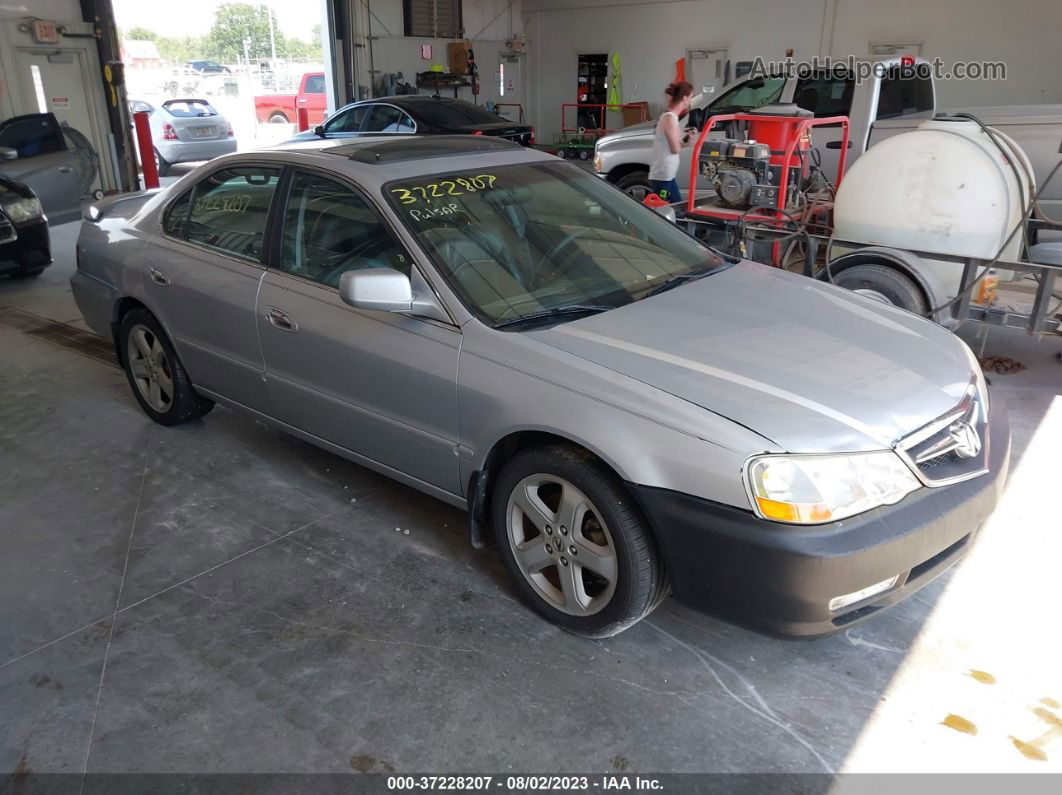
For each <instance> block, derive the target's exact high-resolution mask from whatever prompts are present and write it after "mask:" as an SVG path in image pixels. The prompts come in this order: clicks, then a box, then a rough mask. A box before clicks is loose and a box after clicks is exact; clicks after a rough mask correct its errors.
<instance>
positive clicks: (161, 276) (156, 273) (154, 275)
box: [148, 268, 170, 285]
mask: <svg viewBox="0 0 1062 795" xmlns="http://www.w3.org/2000/svg"><path fill="white" fill-rule="evenodd" d="M148 273H150V274H151V281H153V282H155V284H162V285H167V284H169V283H170V280H169V279H167V278H166V274H165V273H163V272H162V271H160V270H159V269H158V268H151V269H150V270H149V271H148Z"/></svg>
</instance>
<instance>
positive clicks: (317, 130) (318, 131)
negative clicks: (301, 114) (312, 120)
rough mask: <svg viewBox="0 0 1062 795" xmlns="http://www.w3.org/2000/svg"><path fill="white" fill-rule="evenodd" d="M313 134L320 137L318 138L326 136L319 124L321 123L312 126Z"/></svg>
mask: <svg viewBox="0 0 1062 795" xmlns="http://www.w3.org/2000/svg"><path fill="white" fill-rule="evenodd" d="M313 134H314V135H316V136H318V137H320V138H325V137H327V136H325V130H324V126H323V125H321V124H318V125H317V126H316V127H314V128H313Z"/></svg>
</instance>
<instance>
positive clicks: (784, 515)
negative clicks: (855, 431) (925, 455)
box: [746, 450, 920, 524]
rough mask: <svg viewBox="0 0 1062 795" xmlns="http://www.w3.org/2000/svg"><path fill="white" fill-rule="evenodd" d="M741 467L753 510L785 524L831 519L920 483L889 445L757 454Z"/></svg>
mask: <svg viewBox="0 0 1062 795" xmlns="http://www.w3.org/2000/svg"><path fill="white" fill-rule="evenodd" d="M746 473H747V478H748V486H749V495H750V496H751V497H752V505H753V508H754V509H755V511H756V513H757V515H758V516H760V517H761V518H763V519H770V520H772V521H775V522H788V523H790V524H821V523H823V522H835V521H837V520H838V519H844V518H846V517H848V516H854V515H855V514H857V513H863V512H864V511H869V510H870V509H871V508H877V507H878V506H880V505H893V504H894V503H897V502H899V501H900V500H902V499H903V498H904V497H906V496H907V495H908V494H910V493H911V492H912V491H914V490H915V489H917V488H918V487H919V485H920V484H919V482H918V479H917V478H916V477H915V476H914V474H913V473H912V472H911V470H910V469H908V468H907V465H906V464H904V463H903V461H901V460H900V457H899V456H898V455H896V453H894V452H893V451H891V450H882V451H879V452H875V453H850V454H843V455H764V456H757V457H755V458H752V459H750V461H749V463H748V466H747V467H746Z"/></svg>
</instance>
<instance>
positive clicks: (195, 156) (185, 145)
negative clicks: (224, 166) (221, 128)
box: [155, 138, 236, 163]
mask: <svg viewBox="0 0 1062 795" xmlns="http://www.w3.org/2000/svg"><path fill="white" fill-rule="evenodd" d="M155 147H156V148H157V149H158V150H159V154H160V155H162V157H163V159H165V160H166V161H167V162H170V163H191V162H194V161H198V160H212V159H213V158H215V157H220V156H221V155H228V154H232V153H233V152H235V151H236V139H235V138H223V139H222V138H218V139H215V140H213V141H159V142H157V143H156V144H155Z"/></svg>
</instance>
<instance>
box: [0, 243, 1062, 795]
mask: <svg viewBox="0 0 1062 795" xmlns="http://www.w3.org/2000/svg"><path fill="white" fill-rule="evenodd" d="M75 235H76V225H71V226H66V227H60V228H56V229H55V230H54V232H53V237H54V243H55V251H56V256H57V259H58V260H59V261H58V262H57V264H56V265H55V266H53V267H52V268H50V269H49V270H48V271H46V272H45V274H44V275H43V276H42V277H41V278H40V279H38V280H36V281H33V282H6V283H0V351H2V354H0V472H2V473H3V478H2V480H0V539H2V547H0V549H2V550H3V554H2V555H0V716H2V719H0V773H9V772H11V771H22V772H27V771H35V772H46V771H47V772H60V771H61V772H73V773H80V772H82V771H86V770H87V771H89V772H126V771H154V772H174V771H183V772H193V771H194V772H249V771H290V772H301V771H328V772H350V771H351V770H356V771H362V772H366V771H373V772H388V771H391V770H397V771H401V772H414V771H416V772H425V771H427V772H438V773H441V772H464V773H468V772H476V771H479V772H510V771H514V770H515V771H522V772H543V773H548V772H561V771H569V772H573V771H582V772H608V771H623V772H642V771H645V772H658V773H659V772H672V771H712V772H733V771H741V772H824V771H826V772H840V771H890V772H896V771H902V770H909V771H915V770H926V771H967V772H971V771H998V772H1046V771H1048V770H1053V771H1062V732H1060V731H1059V729H1058V723H1057V721H1058V717H1057V716H1058V715H1060V714H1062V710H1060V709H1058V702H1062V633H1060V632H1059V630H1058V627H1059V601H1058V600H1059V596H1058V593H1059V591H1058V582H1059V576H1060V569H1059V565H1060V563H1059V561H1062V532H1060V524H1059V520H1058V510H1057V507H1056V505H1057V502H1056V500H1055V494H1056V493H1057V490H1058V487H1059V475H1058V472H1059V469H1058V465H1057V460H1058V455H1057V448H1058V444H1059V442H1060V440H1062V364H1059V363H1058V362H1057V361H1056V360H1055V358H1054V356H1055V353H1056V352H1057V351H1058V350H1059V349H1060V348H1062V345H1060V344H1059V343H1058V342H1057V341H1047V342H1042V343H1039V344H1037V343H1035V342H1033V341H1031V340H1029V339H1027V338H1026V337H1024V336H1023V335H1022V334H1020V333H1010V332H998V331H997V332H994V333H993V334H992V335H991V336H990V337H989V339H988V342H987V352H989V353H1000V354H1006V355H1010V356H1013V357H1015V358H1017V359H1020V360H1021V361H1023V362H1024V363H1025V364H1026V365H1028V368H1029V369H1028V370H1026V371H1025V372H1022V373H1020V374H1017V375H1011V376H994V377H993V381H994V394H996V395H998V396H1001V397H1003V398H1005V399H1006V400H1007V401H1008V403H1009V404H1010V406H1011V411H1012V418H1013V423H1014V435H1015V452H1014V461H1013V464H1012V472H1013V475H1012V478H1011V481H1010V484H1009V487H1008V489H1007V492H1006V495H1005V497H1004V500H1003V502H1002V504H1001V505H1000V507H999V509H998V510H997V512H996V514H995V515H994V516H993V517H992V519H991V520H990V522H989V524H988V526H987V528H986V530H985V532H984V533H983V535H982V537H981V539H980V541H979V543H978V545H977V546H976V547H975V549H974V551H973V552H972V553H971V555H970V556H969V557H968V558H967V559H966V560H965V561H964V562H963V563H962V564H961V565H960V566H959V567H958V568H957V569H956V570H954V571H952V572H951V573H949V574H947V575H945V576H944V577H942V578H941V579H939V580H938V581H937V582H935V583H934V584H932V585H931V586H930V587H928V588H926V589H925V590H924V591H922V592H921V593H920V594H918V595H917V596H916V597H915V598H913V599H911V600H908V601H907V602H905V603H903V604H902V605H900V606H898V607H897V608H895V609H893V610H891V611H889V612H887V613H885V614H883V615H881V616H879V617H877V618H876V620H874V621H872V622H870V623H868V624H865V625H863V626H860V627H858V628H855V629H852V630H850V631H848V632H846V633H844V634H842V635H839V636H835V637H832V638H827V639H823V640H819V641H814V642H784V641H776V640H771V639H768V638H764V637H761V636H759V635H755V634H752V633H750V632H746V631H744V630H741V629H737V628H735V627H732V626H730V625H728V624H725V623H722V622H720V621H717V620H715V619H712V618H709V617H706V616H703V615H700V614H698V613H695V612H692V611H690V610H688V609H686V608H684V607H682V606H680V605H678V604H676V603H674V602H673V601H671V600H669V601H667V602H665V603H664V605H663V606H662V607H661V608H660V609H659V610H658V611H657V612H656V613H655V614H654V615H653V616H652V617H651V618H650V619H649V620H647V621H644V622H642V623H641V624H639V625H637V626H635V627H634V628H633V629H631V630H629V631H628V632H626V633H625V634H623V635H621V636H619V637H617V638H613V639H610V640H607V641H586V640H580V639H577V638H575V637H572V636H570V635H567V634H565V633H564V632H561V631H559V630H557V629H554V628H553V627H552V626H550V625H549V624H546V623H544V622H542V621H541V620H539V619H538V618H536V617H535V616H534V615H532V614H531V613H530V612H529V611H528V610H526V609H525V608H524V607H522V606H521V605H520V604H519V603H517V602H516V601H514V598H513V592H512V590H511V588H510V587H509V584H508V582H507V580H506V578H505V575H504V572H503V571H502V568H501V566H500V565H499V562H498V560H497V558H496V555H495V553H494V552H493V551H491V550H487V551H484V552H476V551H473V550H472V549H471V548H470V547H469V545H468V543H467V539H466V532H465V517H464V515H463V514H462V513H461V512H459V511H457V510H454V509H452V508H450V507H447V506H445V505H443V504H442V503H440V502H437V501H435V500H433V499H430V498H428V497H424V496H422V495H420V494H418V493H416V492H414V491H412V490H409V489H407V488H405V487H403V486H400V485H397V484H395V483H393V482H391V481H389V480H387V479H385V478H383V477H380V476H378V475H375V474H373V473H370V472H368V471H366V470H364V469H361V468H359V467H357V466H355V465H353V464H350V463H348V462H346V461H343V460H341V459H339V458H336V457H334V456H332V455H330V454H328V453H325V452H322V451H319V450H317V449H316V448H313V447H311V446H309V445H307V444H304V443H302V442H300V441H297V440H295V439H293V438H291V437H288V436H285V435H284V434H282V433H279V432H277V431H275V430H271V429H269V428H267V427H265V426H263V425H261V424H259V423H257V422H255V421H254V420H251V419H249V418H248V417H246V416H243V415H240V414H237V413H235V412H233V411H230V410H227V409H224V408H220V407H219V408H217V409H216V410H215V411H214V412H213V413H212V414H210V415H209V416H208V417H206V418H205V419H204V420H202V421H198V422H195V423H192V424H190V425H186V426H182V427H180V428H173V429H166V428H162V427H159V426H156V425H153V424H152V423H151V422H150V421H149V420H148V419H147V418H146V417H145V416H144V415H143V414H142V413H141V411H140V410H139V408H138V407H137V405H136V403H135V402H134V400H133V398H132V396H131V394H130V392H129V389H128V386H127V384H126V381H125V378H124V377H123V375H122V373H121V372H120V371H119V370H118V369H117V368H116V367H113V366H109V365H107V364H105V363H101V362H99V361H96V360H93V359H90V358H87V357H85V356H83V355H81V354H79V353H77V352H74V351H71V350H68V349H66V348H63V347H59V346H57V345H55V344H51V343H49V342H48V341H46V340H44V339H42V337H41V336H40V335H39V334H35V333H33V332H32V330H28V331H27V330H26V327H25V324H23V328H22V330H19V329H17V328H14V327H12V324H11V322H10V316H11V314H12V313H11V311H10V310H9V309H6V308H5V306H6V307H16V308H18V309H21V310H23V311H26V312H30V313H33V314H35V315H39V316H41V317H46V318H50V319H53V320H59V321H62V322H66V323H71V324H73V325H77V324H78V323H79V320H78V313H77V311H76V309H75V308H74V307H73V304H72V301H71V298H70V294H69V288H68V285H67V279H68V278H69V276H70V274H71V272H72V269H73V264H72V248H73V240H74V237H75ZM21 317H22V318H23V320H25V316H24V315H22V316H21ZM5 318H7V320H5ZM977 672H984V674H985V675H982V674H981V673H977ZM990 681H991V682H992V683H988V682H990ZM949 715H955V716H959V717H961V718H964V719H966V720H967V721H969V722H970V723H971V724H974V725H975V726H976V730H977V731H976V734H969V733H964V732H959V731H956V730H954V729H952V728H949V727H948V726H947V725H945V721H946V719H948V716H949ZM1052 716H1055V717H1052ZM1052 720H1053V721H1056V723H1054V724H1052V722H1051V721H1052ZM951 722H952V723H954V721H951ZM0 780H2V779H0Z"/></svg>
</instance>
